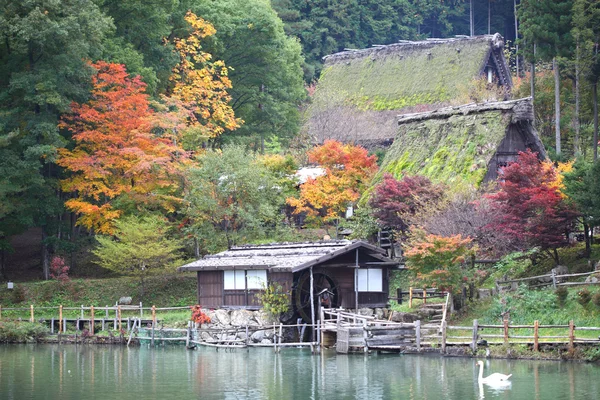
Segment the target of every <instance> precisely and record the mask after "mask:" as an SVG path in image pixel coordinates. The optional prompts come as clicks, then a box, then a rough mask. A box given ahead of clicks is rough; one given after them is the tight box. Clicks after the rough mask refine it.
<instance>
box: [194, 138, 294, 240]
mask: <svg viewBox="0 0 600 400" xmlns="http://www.w3.org/2000/svg"><path fill="white" fill-rule="evenodd" d="M198 164H199V165H198V166H196V167H193V168H191V169H190V170H189V173H188V180H189V182H188V189H187V193H186V195H185V201H186V203H187V207H186V209H185V210H184V214H185V215H186V217H187V218H188V219H189V221H190V227H191V230H192V231H193V233H194V235H195V237H196V239H197V240H200V241H202V240H207V241H208V242H213V243H214V242H216V241H217V240H218V236H221V237H223V236H224V237H225V239H226V244H227V246H229V247H231V246H233V245H234V244H236V242H238V241H243V240H244V234H247V233H249V232H250V233H252V232H253V231H254V233H252V234H254V235H258V234H259V233H260V232H261V231H264V230H265V229H266V228H268V227H273V226H276V225H277V224H278V222H279V221H280V220H281V214H280V212H279V211H280V209H281V206H282V205H283V202H284V199H283V196H282V195H281V194H280V193H279V189H278V187H277V185H276V184H275V178H274V176H273V174H272V173H271V172H270V171H269V170H268V169H267V168H266V167H265V166H264V164H262V163H261V162H259V161H257V159H256V158H255V157H254V156H252V155H250V154H248V153H247V152H246V151H245V150H244V149H243V148H242V147H240V146H225V147H224V148H223V150H222V151H213V150H211V151H207V152H206V153H205V154H203V155H202V156H200V157H199V158H198ZM256 232H258V233H256ZM207 234H208V235H211V236H207ZM207 246H210V243H205V244H204V245H203V246H202V247H204V248H206V247H207ZM211 250H216V249H214V248H211Z"/></svg>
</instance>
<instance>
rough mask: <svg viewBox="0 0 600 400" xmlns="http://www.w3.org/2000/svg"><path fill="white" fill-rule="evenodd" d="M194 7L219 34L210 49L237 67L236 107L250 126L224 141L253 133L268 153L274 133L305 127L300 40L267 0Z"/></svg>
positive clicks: (233, 74) (204, 1)
mask: <svg viewBox="0 0 600 400" xmlns="http://www.w3.org/2000/svg"><path fill="white" fill-rule="evenodd" d="M193 3H194V4H193V6H192V7H191V9H192V11H194V12H195V13H196V14H197V15H199V16H201V17H202V18H204V19H206V20H207V21H209V22H211V23H212V24H213V25H214V26H215V28H216V30H217V32H216V34H215V35H214V40H213V41H212V43H210V41H209V43H208V44H207V46H206V49H207V50H208V51H209V52H210V53H211V54H213V56H215V58H217V59H219V60H223V61H224V62H225V64H226V65H227V66H229V67H231V68H232V71H230V73H229V78H230V79H231V83H232V88H231V89H230V90H229V92H230V94H231V97H232V101H231V106H232V108H233V110H234V111H235V115H236V116H237V117H238V118H241V119H242V120H244V124H243V125H242V126H241V127H240V128H239V129H237V130H236V131H235V133H234V134H225V135H224V136H223V138H224V139H227V138H229V139H231V140H234V139H235V138H239V137H240V136H246V137H248V136H252V137H253V138H254V140H255V141H256V142H258V143H257V145H256V147H257V148H260V149H261V152H264V140H265V139H266V138H270V137H271V136H278V137H281V138H289V137H291V136H293V135H294V134H296V133H297V132H298V129H299V126H300V114H299V105H300V103H301V101H302V100H303V99H304V97H305V90H304V86H303V81H302V62H303V59H302V55H301V47H300V44H299V43H298V42H297V41H296V40H295V39H292V38H290V37H288V36H286V34H285V32H284V30H283V23H282V22H281V19H279V17H278V16H277V14H276V13H275V11H273V9H272V8H271V5H270V2H269V1H266V0H220V1H216V2H215V1H210V0H195V1H194V2H193Z"/></svg>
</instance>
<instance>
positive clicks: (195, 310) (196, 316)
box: [191, 304, 210, 325]
mask: <svg viewBox="0 0 600 400" xmlns="http://www.w3.org/2000/svg"><path fill="white" fill-rule="evenodd" d="M191 309H192V318H191V319H192V321H193V322H195V323H197V324H200V325H202V324H210V317H209V316H208V315H206V314H205V313H204V311H202V306H201V305H199V304H196V305H195V306H192V307H191Z"/></svg>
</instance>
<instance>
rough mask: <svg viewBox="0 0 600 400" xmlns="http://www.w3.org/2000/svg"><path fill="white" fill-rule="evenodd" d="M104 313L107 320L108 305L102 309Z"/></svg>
mask: <svg viewBox="0 0 600 400" xmlns="http://www.w3.org/2000/svg"><path fill="white" fill-rule="evenodd" d="M104 311H105V314H106V319H108V305H106V307H104Z"/></svg>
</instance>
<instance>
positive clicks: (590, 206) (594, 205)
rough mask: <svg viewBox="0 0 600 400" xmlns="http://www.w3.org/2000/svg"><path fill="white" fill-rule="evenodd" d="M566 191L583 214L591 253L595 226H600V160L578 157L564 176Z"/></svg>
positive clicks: (589, 252)
mask: <svg viewBox="0 0 600 400" xmlns="http://www.w3.org/2000/svg"><path fill="white" fill-rule="evenodd" d="M564 185H565V189H564V192H565V193H566V194H567V195H568V196H569V198H570V199H571V200H572V201H573V202H575V205H576V206H577V210H578V211H579V212H580V214H581V219H582V222H583V230H584V234H585V243H586V246H585V247H586V255H587V256H588V257H589V256H590V254H591V242H592V237H591V236H590V235H589V232H590V231H593V230H594V227H597V226H600V162H598V161H595V162H593V163H588V162H586V161H584V160H582V159H578V160H577V162H576V163H575V164H574V165H573V170H572V171H571V172H569V173H566V174H565V176H564Z"/></svg>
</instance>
